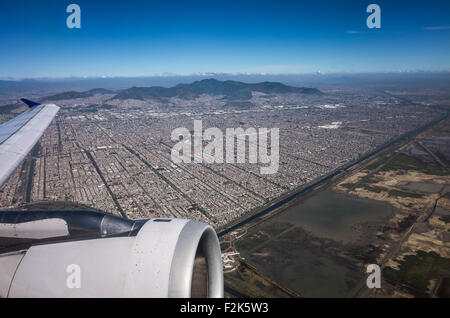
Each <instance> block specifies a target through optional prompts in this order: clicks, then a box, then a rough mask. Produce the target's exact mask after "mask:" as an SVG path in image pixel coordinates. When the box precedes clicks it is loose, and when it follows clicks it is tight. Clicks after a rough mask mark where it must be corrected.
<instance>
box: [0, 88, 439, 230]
mask: <svg viewBox="0 0 450 318" xmlns="http://www.w3.org/2000/svg"><path fill="white" fill-rule="evenodd" d="M223 97H224V96H220V95H218V96H212V95H206V94H202V95H200V96H197V97H195V98H181V97H178V96H175V97H169V98H150V99H131V98H130V99H119V98H115V94H114V93H112V92H108V91H102V90H99V91H98V93H96V94H93V95H92V96H87V97H81V98H69V99H59V100H54V98H53V99H52V98H48V102H52V103H56V104H58V105H60V106H61V111H60V112H59V114H58V116H57V117H56V119H55V120H54V121H53V123H52V124H51V126H50V127H49V128H48V129H47V131H46V133H45V134H44V136H43V137H42V138H41V140H40V143H39V144H38V146H37V147H36V148H35V149H34V151H33V152H32V154H31V155H30V156H29V158H27V160H25V162H24V164H22V165H20V166H19V167H18V168H17V169H16V171H15V173H14V174H13V175H12V176H11V178H10V179H9V181H8V182H7V183H6V184H5V185H4V186H3V187H2V188H1V190H0V206H1V207H2V208H7V207H14V206H20V205H21V204H23V203H27V202H34V201H42V200H61V201H72V202H76V203H81V204H84V205H87V206H90V207H92V208H95V209H100V210H103V211H106V212H110V213H114V214H117V215H123V216H126V217H129V218H152V217H181V218H193V219H196V220H199V221H204V222H207V223H209V224H212V225H213V226H214V227H216V228H219V227H222V226H225V225H226V224H229V223H230V222H232V221H233V220H235V219H236V218H238V217H241V216H243V215H244V214H246V213H249V212H250V211H252V209H255V208H257V207H260V206H262V205H264V204H265V203H267V202H268V201H270V200H272V199H274V198H277V197H278V196H280V195H282V194H283V193H285V192H286V191H290V190H293V189H296V188H297V187H300V186H302V185H305V184H307V183H308V182H311V181H312V180H314V179H317V178H319V177H321V176H324V175H326V174H327V173H330V172H332V171H333V170H335V169H337V168H339V167H340V166H342V165H343V164H345V163H348V162H350V161H352V160H355V159H357V158H358V157H360V156H362V155H363V154H365V153H367V152H369V151H371V150H374V149H375V148H376V147H378V146H380V145H382V144H384V143H386V142H388V141H389V140H391V139H392V138H395V137H398V136H400V135H402V134H404V133H406V132H408V131H411V130H413V129H416V128H418V127H421V126H423V125H424V124H426V123H428V122H430V121H432V120H433V119H436V118H437V117H439V116H440V115H441V114H440V113H439V111H436V109H432V108H431V107H430V106H429V105H427V104H426V103H425V102H421V101H420V100H419V101H415V102H410V101H408V100H405V99H404V98H402V97H401V96H397V95H394V94H391V93H390V92H388V91H377V90H369V89H364V90H363V89H360V90H350V89H335V90H331V89H330V90H325V91H323V94H297V93H287V94H264V93H261V92H252V97H251V98H250V99H248V100H246V101H244V102H231V103H230V102H229V101H226V100H225V99H224V98H223ZM59 98H64V95H62V96H60V97H59ZM5 119H7V116H3V117H2V120H5ZM198 119H201V120H202V121H203V129H207V128H209V127H217V128H219V129H221V130H222V131H223V132H225V130H226V128H237V127H242V128H244V129H246V128H249V127H254V128H260V127H264V128H268V129H270V128H279V131H280V142H279V148H280V167H279V170H278V172H277V173H275V174H268V175H263V174H260V169H259V168H260V166H261V165H264V164H251V163H248V162H247V163H235V164H229V163H224V164H206V163H202V164H194V163H191V164H189V163H181V164H179V163H174V162H172V160H171V156H170V155H171V149H172V146H173V145H174V144H175V142H174V141H172V140H171V137H170V136H171V132H172V130H173V129H175V128H178V127H186V128H188V129H189V130H193V123H194V120H198Z"/></svg>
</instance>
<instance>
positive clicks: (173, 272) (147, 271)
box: [0, 210, 223, 297]
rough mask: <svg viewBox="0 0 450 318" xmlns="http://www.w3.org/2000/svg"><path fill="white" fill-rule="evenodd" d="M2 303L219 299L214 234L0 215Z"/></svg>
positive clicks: (89, 217) (61, 214) (200, 228)
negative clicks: (73, 299) (33, 299)
mask: <svg viewBox="0 0 450 318" xmlns="http://www.w3.org/2000/svg"><path fill="white" fill-rule="evenodd" d="M0 297H223V272H222V258H221V251H220V246H219V241H218V238H217V235H216V233H215V231H214V229H213V228H212V227H211V226H209V225H207V224H204V223H201V222H197V221H192V220H186V219H161V218H157V219H148V220H129V219H125V218H121V217H117V216H113V215H111V214H106V213H101V212H94V211H83V210H77V211H0Z"/></svg>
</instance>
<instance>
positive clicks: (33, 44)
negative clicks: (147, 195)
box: [0, 0, 450, 78]
mask: <svg viewBox="0 0 450 318" xmlns="http://www.w3.org/2000/svg"><path fill="white" fill-rule="evenodd" d="M70 3H76V4H78V5H80V7H81V24H82V28H81V29H69V28H67V27H66V18H67V16H68V15H69V14H68V13H66V7H67V5H69V4H70ZM370 3H377V4H379V5H380V7H381V26H382V27H381V29H368V28H367V27H366V18H367V16H368V15H369V14H368V13H366V7H367V5H368V4H370ZM0 40H1V41H0V78H8V77H11V78H23V77H69V76H150V75H157V74H162V73H174V74H192V73H202V72H225V73H311V72H316V71H319V70H320V71H321V72H385V71H404V70H449V69H450V1H447V0H439V1H437V0H428V1H402V0H396V1H379V0H371V1H363V0H359V1H356V0H355V1H351V0H342V1H337V0H333V1H332V0H315V1H313V0H309V1H283V0H278V1H267V0H247V1H246V0H240V1H234V0H226V1H215V0H209V1H200V0H197V1H195V0H192V1H189V0H184V1H170V0H165V1H152V0H147V1H117V0H109V1H106V0H105V1H95V0H90V1H84V0H71V1H64V0H53V1H51V0H44V1H38V0H29V1H23V0H15V1H11V0H2V1H1V2H0Z"/></svg>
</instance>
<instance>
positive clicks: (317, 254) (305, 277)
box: [238, 190, 393, 297]
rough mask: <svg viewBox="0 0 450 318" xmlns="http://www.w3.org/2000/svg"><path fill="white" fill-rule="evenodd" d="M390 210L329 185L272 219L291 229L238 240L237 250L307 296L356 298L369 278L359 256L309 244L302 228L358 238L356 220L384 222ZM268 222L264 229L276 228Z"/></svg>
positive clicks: (339, 237) (322, 234)
mask: <svg viewBox="0 0 450 318" xmlns="http://www.w3.org/2000/svg"><path fill="white" fill-rule="evenodd" d="M392 213H393V208H392V207H391V206H390V205H388V204H386V203H381V202H377V201H373V200H366V199H359V198H355V197H352V196H349V195H346V194H344V193H338V192H334V191H332V190H325V191H322V192H319V193H318V194H316V195H314V196H312V197H310V198H308V199H306V200H304V201H302V202H299V203H298V204H296V205H294V206H292V207H290V208H288V209H287V210H286V211H285V212H283V213H282V214H280V215H279V216H278V217H275V218H274V219H273V221H272V222H279V223H280V224H285V225H284V228H288V230H286V231H280V234H279V235H269V236H268V237H266V240H265V241H263V242H262V241H261V240H260V239H255V238H254V237H253V239H254V241H253V243H252V241H250V240H249V241H247V242H245V244H238V249H239V251H240V252H241V255H242V256H243V257H245V258H246V259H247V261H249V262H250V263H251V264H253V265H254V266H256V267H257V268H260V269H261V270H262V271H263V272H265V273H266V274H267V275H268V276H269V277H271V278H272V279H274V280H275V281H277V282H278V283H280V284H281V285H282V286H285V287H288V288H290V289H292V290H295V291H297V292H299V293H300V294H301V295H302V296H304V297H352V296H353V295H354V294H355V292H356V291H357V290H358V289H359V288H360V287H361V284H364V280H365V278H366V276H365V275H366V274H365V273H364V272H363V269H361V268H360V267H359V266H358V265H357V261H348V260H347V261H345V260H343V259H340V258H339V257H338V258H337V257H335V256H333V255H330V254H328V253H327V252H326V251H324V250H322V249H321V248H316V247H314V246H313V245H311V244H308V243H306V244H305V242H304V241H302V239H301V238H300V237H301V235H302V234H301V233H302V232H301V231H300V228H301V229H303V230H306V231H307V232H310V233H312V235H313V236H315V237H320V238H327V239H332V240H334V241H337V242H341V243H349V242H352V243H355V242H356V239H357V238H358V237H359V236H360V234H361V227H360V230H359V231H358V230H356V228H357V227H356V226H355V225H356V224H360V223H366V222H369V223H379V222H383V221H385V220H386V219H388V218H389V217H390V216H391V215H392ZM269 227H270V225H269V224H266V225H264V226H263V228H262V230H263V231H264V232H265V233H274V232H273V231H272V232H271V231H270V230H269ZM264 228H267V230H265V229H264ZM296 229H297V230H296ZM362 229H363V231H366V232H367V231H368V230H367V228H366V227H362ZM372 231H373V230H372ZM274 234H275V233H274ZM373 235H374V233H373ZM256 237H258V234H257V235H256ZM244 240H245V238H244ZM243 243H244V242H243ZM314 244H317V242H316V243H314ZM341 246H342V245H341Z"/></svg>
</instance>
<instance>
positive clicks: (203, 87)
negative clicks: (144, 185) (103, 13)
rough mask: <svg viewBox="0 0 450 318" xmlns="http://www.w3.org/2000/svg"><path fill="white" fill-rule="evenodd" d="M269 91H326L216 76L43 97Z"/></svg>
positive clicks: (244, 95)
mask: <svg viewBox="0 0 450 318" xmlns="http://www.w3.org/2000/svg"><path fill="white" fill-rule="evenodd" d="M255 91H257V92H261V93H265V94H287V93H296V94H322V92H321V91H319V90H318V89H317V88H306V87H293V86H288V85H284V84H282V83H278V82H261V83H243V82H238V81H231V80H228V81H219V80H216V79H204V80H201V81H195V82H193V83H191V84H178V85H176V86H173V87H162V86H152V87H131V88H128V89H123V90H119V91H117V92H114V91H110V90H106V89H103V88H96V89H91V90H89V91H86V92H76V91H69V92H64V93H59V94H56V95H52V96H47V97H45V98H43V100H48V101H54V100H62V99H74V98H86V97H90V96H93V95H95V94H114V93H117V94H116V95H114V96H113V97H111V99H119V100H126V99H137V100H146V99H164V98H170V97H178V98H184V99H193V98H196V97H198V96H199V95H202V94H207V95H223V96H224V99H227V100H248V99H250V98H251V97H252V92H255Z"/></svg>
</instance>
